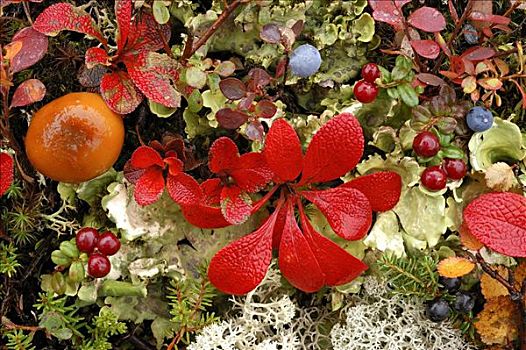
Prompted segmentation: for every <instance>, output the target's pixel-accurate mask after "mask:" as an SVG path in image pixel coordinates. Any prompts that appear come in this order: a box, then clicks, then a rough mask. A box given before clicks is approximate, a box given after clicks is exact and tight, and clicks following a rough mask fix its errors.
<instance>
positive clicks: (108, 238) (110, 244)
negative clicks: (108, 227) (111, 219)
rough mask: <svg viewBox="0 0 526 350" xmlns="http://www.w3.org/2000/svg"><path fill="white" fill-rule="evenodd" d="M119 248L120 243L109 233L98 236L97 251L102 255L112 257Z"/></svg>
mask: <svg viewBox="0 0 526 350" xmlns="http://www.w3.org/2000/svg"><path fill="white" fill-rule="evenodd" d="M120 248H121V242H120V241H119V239H118V238H117V237H116V236H115V235H114V234H113V233H111V232H110V231H106V232H104V233H103V234H101V235H100V237H99V241H98V242H97V249H99V252H101V253H102V254H104V255H113V254H115V253H117V252H118V251H119V249H120Z"/></svg>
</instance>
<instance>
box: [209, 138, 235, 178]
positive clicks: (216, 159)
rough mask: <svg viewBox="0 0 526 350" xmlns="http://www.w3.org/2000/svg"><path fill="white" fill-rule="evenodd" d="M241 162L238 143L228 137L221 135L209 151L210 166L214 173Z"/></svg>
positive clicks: (228, 168)
mask: <svg viewBox="0 0 526 350" xmlns="http://www.w3.org/2000/svg"><path fill="white" fill-rule="evenodd" d="M238 162H239V150H238V149H237V145H236V144H235V143H234V141H232V140H231V139H229V138H228V137H224V136H223V137H220V138H218V139H217V140H215V141H214V143H213V144H212V147H210V150H209V151H208V168H210V171H211V172H213V173H216V174H217V173H220V172H224V171H228V170H232V169H234V168H235V167H236V166H237V164H238Z"/></svg>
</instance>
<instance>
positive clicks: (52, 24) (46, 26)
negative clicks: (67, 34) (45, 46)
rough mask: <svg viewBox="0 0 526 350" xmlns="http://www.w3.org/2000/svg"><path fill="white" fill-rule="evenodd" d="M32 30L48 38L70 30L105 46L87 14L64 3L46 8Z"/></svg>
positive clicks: (94, 24) (102, 38) (98, 31)
mask: <svg viewBox="0 0 526 350" xmlns="http://www.w3.org/2000/svg"><path fill="white" fill-rule="evenodd" d="M33 28H34V29H35V30H37V31H39V32H40V33H42V34H46V35H49V36H55V35H57V34H58V33H59V32H61V31H63V30H71V31H74V32H79V33H83V34H86V35H89V36H92V37H94V38H96V39H98V40H99V41H100V42H101V43H104V44H106V39H105V38H104V37H103V36H102V33H101V32H100V29H99V28H98V27H97V23H95V21H94V20H93V18H91V16H90V15H89V14H88V13H87V12H86V11H84V10H83V9H81V8H80V7H75V6H73V5H71V4H67V3H64V2H61V3H58V4H55V5H51V6H49V7H48V8H46V9H45V10H44V11H43V12H42V13H41V14H40V15H39V16H38V17H37V19H36V20H35V23H33Z"/></svg>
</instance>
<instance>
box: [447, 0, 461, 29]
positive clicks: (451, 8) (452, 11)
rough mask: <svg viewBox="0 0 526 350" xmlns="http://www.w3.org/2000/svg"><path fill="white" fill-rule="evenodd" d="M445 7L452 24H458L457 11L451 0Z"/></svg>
mask: <svg viewBox="0 0 526 350" xmlns="http://www.w3.org/2000/svg"><path fill="white" fill-rule="evenodd" d="M447 6H448V8H449V13H450V14H451V18H452V19H453V22H455V24H456V23H458V20H459V18H458V13H457V9H456V8H455V4H454V3H453V0H448V2H447Z"/></svg>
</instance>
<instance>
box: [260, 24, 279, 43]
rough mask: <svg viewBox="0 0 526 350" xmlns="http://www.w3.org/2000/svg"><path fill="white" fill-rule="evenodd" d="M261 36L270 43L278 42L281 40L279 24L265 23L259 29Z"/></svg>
mask: <svg viewBox="0 0 526 350" xmlns="http://www.w3.org/2000/svg"><path fill="white" fill-rule="evenodd" d="M259 37H260V38H261V40H263V41H264V42H267V43H269V44H277V43H279V41H280V40H281V32H280V31H279V26H278V25H277V24H274V23H269V24H265V25H264V26H263V28H261V30H260V31H259Z"/></svg>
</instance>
